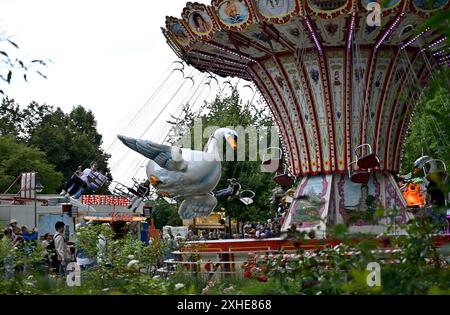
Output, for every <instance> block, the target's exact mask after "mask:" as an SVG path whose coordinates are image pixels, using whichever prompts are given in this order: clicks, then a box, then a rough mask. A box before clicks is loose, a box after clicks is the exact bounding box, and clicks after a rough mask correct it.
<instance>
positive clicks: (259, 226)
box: [243, 216, 282, 238]
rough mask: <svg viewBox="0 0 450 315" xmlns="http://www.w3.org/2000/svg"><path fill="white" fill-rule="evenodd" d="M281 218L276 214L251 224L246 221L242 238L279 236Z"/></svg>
mask: <svg viewBox="0 0 450 315" xmlns="http://www.w3.org/2000/svg"><path fill="white" fill-rule="evenodd" d="M281 224H282V218H281V217H279V216H277V217H275V218H274V219H269V220H267V222H263V223H261V222H258V223H256V224H251V223H250V222H246V223H245V225H244V227H243V229H244V238H272V237H278V236H280V230H281Z"/></svg>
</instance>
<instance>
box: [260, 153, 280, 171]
mask: <svg viewBox="0 0 450 315" xmlns="http://www.w3.org/2000/svg"><path fill="white" fill-rule="evenodd" d="M267 150H268V151H269V150H270V151H278V154H273V153H265V154H264V155H263V158H262V161H263V162H262V164H261V166H262V167H263V168H264V169H265V170H267V171H269V172H277V173H281V172H282V171H283V151H281V149H280V148H277V147H270V148H268V149H267Z"/></svg>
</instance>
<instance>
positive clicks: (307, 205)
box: [281, 172, 414, 239]
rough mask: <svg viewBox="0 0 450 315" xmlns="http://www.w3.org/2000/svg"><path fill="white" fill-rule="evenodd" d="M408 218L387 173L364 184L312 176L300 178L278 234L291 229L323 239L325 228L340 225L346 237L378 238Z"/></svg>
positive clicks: (345, 177) (342, 176)
mask: <svg viewBox="0 0 450 315" xmlns="http://www.w3.org/2000/svg"><path fill="white" fill-rule="evenodd" d="M380 209H381V210H382V211H383V213H382V215H380V214H379V210H380ZM412 218H414V216H413V214H412V213H410V212H409V211H408V210H407V205H406V201H405V199H404V198H403V195H402V193H401V191H400V189H399V187H398V185H397V183H396V182H395V180H394V177H393V175H392V174H390V173H381V172H375V173H370V175H369V177H368V181H367V183H366V184H358V183H354V182H352V180H351V179H350V177H349V176H348V174H330V175H314V176H307V177H304V178H302V180H301V181H300V183H299V185H298V186H297V189H296V191H295V194H294V196H293V201H292V203H291V205H290V208H289V211H288V214H287V215H286V219H285V221H284V223H283V226H282V228H281V231H282V232H287V231H288V230H289V229H291V228H292V226H295V227H296V228H297V230H299V231H305V232H310V231H314V234H315V238H318V239H324V238H326V236H327V235H329V231H327V228H328V227H330V226H335V225H337V224H344V225H346V226H348V229H349V232H350V233H364V234H374V235H378V234H380V233H384V232H386V231H387V228H388V227H389V226H393V225H399V224H404V223H406V222H408V221H409V220H410V219H412ZM396 233H397V234H404V233H405V232H404V231H402V230H401V229H398V231H396Z"/></svg>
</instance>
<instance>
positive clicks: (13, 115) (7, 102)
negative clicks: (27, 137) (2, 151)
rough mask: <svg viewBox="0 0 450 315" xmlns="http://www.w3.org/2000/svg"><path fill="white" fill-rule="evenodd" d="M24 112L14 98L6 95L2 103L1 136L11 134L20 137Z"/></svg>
mask: <svg viewBox="0 0 450 315" xmlns="http://www.w3.org/2000/svg"><path fill="white" fill-rule="evenodd" d="M22 121H23V116H22V112H21V110H20V108H19V105H18V104H15V103H14V100H13V99H10V98H8V97H5V98H3V99H2V103H1V104H0V136H6V135H10V136H13V137H15V138H16V139H18V138H19V137H20V134H21V133H22V126H21V122H22Z"/></svg>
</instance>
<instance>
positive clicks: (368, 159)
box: [357, 153, 380, 169]
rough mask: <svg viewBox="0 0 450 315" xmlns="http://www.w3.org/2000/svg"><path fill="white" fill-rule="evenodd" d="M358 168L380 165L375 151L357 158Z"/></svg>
mask: <svg viewBox="0 0 450 315" xmlns="http://www.w3.org/2000/svg"><path fill="white" fill-rule="evenodd" d="M357 165H358V167H359V168H364V169H371V168H374V167H379V166H380V159H379V158H378V156H377V155H376V154H375V153H370V154H367V155H364V156H362V157H360V158H359V159H358V163H357Z"/></svg>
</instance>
